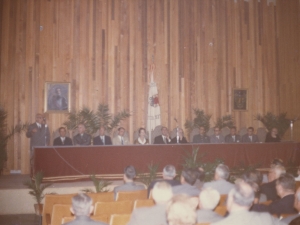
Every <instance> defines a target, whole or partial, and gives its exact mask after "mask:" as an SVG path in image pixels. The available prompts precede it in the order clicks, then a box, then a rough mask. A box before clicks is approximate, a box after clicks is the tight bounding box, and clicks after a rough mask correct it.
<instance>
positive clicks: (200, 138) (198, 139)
mask: <svg viewBox="0 0 300 225" xmlns="http://www.w3.org/2000/svg"><path fill="white" fill-rule="evenodd" d="M193 143H210V138H209V137H208V136H207V135H206V134H205V128H204V127H203V126H201V127H199V134H197V135H195V136H194V137H193Z"/></svg>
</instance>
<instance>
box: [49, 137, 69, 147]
mask: <svg viewBox="0 0 300 225" xmlns="http://www.w3.org/2000/svg"><path fill="white" fill-rule="evenodd" d="M70 145H73V142H72V139H71V138H69V137H65V141H64V143H62V141H61V138H60V137H57V138H55V139H54V141H53V146H70Z"/></svg>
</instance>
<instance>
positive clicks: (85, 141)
mask: <svg viewBox="0 0 300 225" xmlns="http://www.w3.org/2000/svg"><path fill="white" fill-rule="evenodd" d="M73 143H74V145H91V136H90V135H88V134H86V133H84V134H83V135H82V137H81V135H80V134H77V135H76V136H75V137H74V138H73Z"/></svg>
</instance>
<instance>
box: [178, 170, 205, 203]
mask: <svg viewBox="0 0 300 225" xmlns="http://www.w3.org/2000/svg"><path fill="white" fill-rule="evenodd" d="M196 180H197V174H196V171H195V170H193V169H184V170H183V171H182V173H181V177H180V182H181V185H177V186H174V187H173V194H174V195H177V194H186V195H188V196H192V197H194V196H199V194H200V190H199V189H198V188H197V187H195V186H193V185H194V184H195V182H196Z"/></svg>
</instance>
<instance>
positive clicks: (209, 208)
mask: <svg viewBox="0 0 300 225" xmlns="http://www.w3.org/2000/svg"><path fill="white" fill-rule="evenodd" d="M219 201H220V193H219V192H218V191H217V190H215V189H212V188H210V187H208V188H205V189H203V190H202V191H201V193H200V195H199V208H200V210H198V211H197V223H213V222H217V221H219V220H221V219H223V217H222V216H220V215H219V214H217V213H216V212H214V211H213V210H214V208H216V206H217V205H218V203H219Z"/></svg>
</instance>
